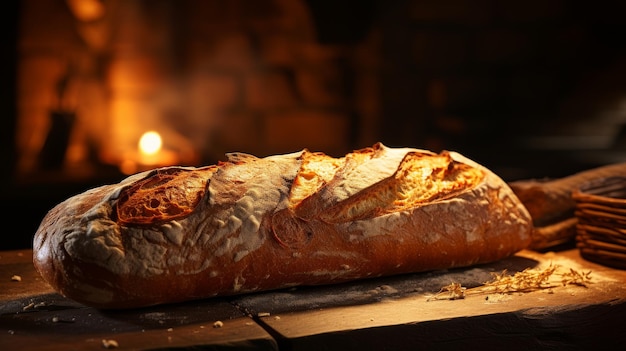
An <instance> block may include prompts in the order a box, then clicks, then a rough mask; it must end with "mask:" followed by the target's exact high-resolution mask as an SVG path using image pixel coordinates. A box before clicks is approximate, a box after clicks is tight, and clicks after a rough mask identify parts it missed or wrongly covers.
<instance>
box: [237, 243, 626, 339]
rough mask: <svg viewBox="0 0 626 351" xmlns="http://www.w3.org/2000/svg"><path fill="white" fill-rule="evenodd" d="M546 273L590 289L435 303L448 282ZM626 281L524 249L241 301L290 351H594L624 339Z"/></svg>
mask: <svg viewBox="0 0 626 351" xmlns="http://www.w3.org/2000/svg"><path fill="white" fill-rule="evenodd" d="M550 265H554V266H558V267H560V268H559V272H565V273H567V272H568V271H569V269H570V268H571V269H574V270H576V271H577V272H589V271H591V273H590V275H589V276H590V277H591V283H589V284H587V287H582V286H576V285H568V286H557V287H555V288H552V289H544V290H539V291H534V292H528V293H511V294H496V293H477V291H478V288H476V289H474V290H469V291H467V290H466V296H465V298H463V299H457V300H434V299H433V295H434V294H435V293H437V292H438V291H439V289H440V288H441V287H443V286H446V285H448V284H450V283H451V282H459V283H462V285H464V286H469V287H472V286H475V287H476V286H480V285H481V284H482V283H484V282H485V281H488V280H491V279H492V278H493V273H494V272H501V271H502V269H504V268H506V269H508V270H509V271H510V272H513V273H514V272H516V271H523V270H524V269H535V270H536V271H541V270H542V269H543V268H544V267H550ZM484 278H486V279H484ZM557 279H558V277H557ZM624 282H626V274H625V272H624V271H618V270H614V269H610V268H607V267H603V266H599V265H596V264H593V263H591V262H587V261H584V260H582V259H581V258H580V257H579V256H578V252H577V251H576V250H569V251H566V252H564V253H558V254H555V253H548V254H538V253H535V252H530V251H524V252H521V253H520V254H518V255H516V256H515V257H512V258H509V259H506V260H503V261H501V262H497V263H494V264H489V265H483V266H479V267H473V268H467V269H461V270H450V271H442V272H431V273H425V274H413V275H407V276H403V277H392V278H386V279H376V280H372V281H370V282H358V283H354V284H344V285H341V286H335V287H321V288H315V289H308V288H307V289H304V288H301V289H292V290H290V291H280V292H273V293H266V294H259V295H248V296H243V297H241V298H240V299H239V301H237V303H238V304H239V305H240V306H242V307H243V308H246V309H247V310H248V311H249V312H250V313H251V314H253V315H256V316H257V318H258V321H259V323H262V324H265V325H266V327H268V328H271V329H272V330H274V335H275V337H276V338H277V340H278V343H279V346H281V348H286V349H291V350H319V349H324V350H343V349H347V348H351V349H359V350H379V349H390V350H412V349H416V348H420V347H422V348H431V347H435V348H437V349H459V348H467V347H469V348H470V349H472V348H478V347H480V348H483V349H484V348H488V349H495V348H502V349H505V348H506V349H545V348H552V347H556V348H559V349H562V348H567V349H589V348H590V347H592V348H593V347H596V346H597V345H596V344H597V342H598V340H602V341H603V342H606V343H607V344H610V343H611V342H615V343H617V342H619V343H621V344H623V343H624V341H626V336H625V335H626V333H623V331H622V324H623V316H624V315H626V285H625V284H624ZM470 292H471V293H470ZM312 296H314V298H312ZM440 296H441V295H440Z"/></svg>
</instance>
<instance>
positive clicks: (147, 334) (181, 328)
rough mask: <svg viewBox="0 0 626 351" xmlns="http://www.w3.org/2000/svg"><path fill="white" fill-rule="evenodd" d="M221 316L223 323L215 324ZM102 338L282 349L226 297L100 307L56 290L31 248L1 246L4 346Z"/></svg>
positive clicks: (62, 344)
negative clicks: (35, 264)
mask: <svg viewBox="0 0 626 351" xmlns="http://www.w3.org/2000/svg"><path fill="white" fill-rule="evenodd" d="M14 276H20V277H21V280H20V281H16V280H15V279H12V278H13V277H14ZM218 321H219V322H221V323H223V324H222V325H221V327H219V328H218V327H214V324H215V323H216V322H218ZM103 340H114V341H115V342H116V343H117V345H118V347H117V348H116V349H119V350H125V349H135V350H136V349H163V348H185V347H190V348H191V347H199V348H210V349H216V350H219V349H229V350H232V349H233V348H236V349H243V350H276V349H277V344H276V342H275V341H274V339H273V338H272V337H271V336H270V335H269V334H268V333H267V332H266V331H265V330H263V328H261V327H260V326H259V325H258V324H257V323H255V322H254V321H253V320H252V319H251V318H249V317H247V316H246V315H244V314H243V313H242V312H241V311H240V310H239V309H237V308H236V307H235V306H233V305H232V304H231V303H229V302H228V301H227V300H224V299H211V300H206V301H197V302H191V303H184V304H177V305H169V306H156V307H151V308H145V309H138V310H126V311H99V310H96V309H93V308H88V307H85V306H83V305H81V304H78V303H76V302H74V301H72V300H69V299H66V298H64V297H62V296H60V295H59V294H57V293H55V292H54V291H53V290H52V289H51V288H50V286H48V285H47V284H46V283H45V282H43V281H42V280H41V278H40V277H39V275H38V274H37V272H36V271H35V269H34V267H33V265H32V251H30V250H21V251H6V252H0V349H4V350H26V349H27V350H59V349H69V350H72V349H80V350H90V349H93V350H102V349H103V347H104V345H103Z"/></svg>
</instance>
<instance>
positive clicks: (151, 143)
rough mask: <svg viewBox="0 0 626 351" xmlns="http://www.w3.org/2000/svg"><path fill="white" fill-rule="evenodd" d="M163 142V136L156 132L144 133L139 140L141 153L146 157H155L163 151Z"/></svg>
mask: <svg viewBox="0 0 626 351" xmlns="http://www.w3.org/2000/svg"><path fill="white" fill-rule="evenodd" d="M162 146H163V140H162V139H161V135H159V133H157V132H155V131H149V132H145V133H143V135H141V138H139V151H141V153H142V154H145V155H154V154H156V153H158V152H159V151H160V150H161V147H162Z"/></svg>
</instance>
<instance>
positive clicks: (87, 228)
mask: <svg viewBox="0 0 626 351" xmlns="http://www.w3.org/2000/svg"><path fill="white" fill-rule="evenodd" d="M229 158H230V159H229V162H224V163H220V164H219V165H217V166H212V167H205V168H198V169H196V168H180V167H171V168H165V169H159V170H154V171H152V172H147V173H143V174H138V175H135V176H132V177H129V178H128V179H126V180H124V181H123V182H121V183H120V184H113V185H108V186H104V187H101V188H97V189H94V190H92V191H90V192H87V193H84V194H79V195H77V196H75V197H73V198H70V199H68V200H66V201H65V202H63V203H61V204H59V205H57V206H56V207H55V208H54V209H52V210H51V211H50V213H49V214H48V215H47V216H46V218H44V220H43V221H42V224H41V226H40V228H39V230H38V231H37V233H36V236H35V242H34V248H35V256H34V262H35V267H36V268H37V269H38V270H39V271H40V273H41V275H42V276H43V277H44V279H46V280H47V281H48V282H49V283H50V284H51V285H52V286H53V287H55V288H56V289H57V290H59V291H60V292H61V293H63V294H65V295H66V296H68V297H71V298H73V299H75V300H77V301H80V302H82V303H85V304H87V305H92V306H96V307H100V308H130V307H140V306H146V305H154V304H160V303H171V302H178V301H185V300H191V299H199V298H207V297H211V296H215V295H232V294H240V293H245V292H250V291H261V290H268V289H278V288H284V287H289V286H296V285H303V284H306V285H316V284H331V283H338V282H344V281H349V280H354V279H361V278H367V277H376V276H383V275H390V274H401V273H407V272H419V271H427V270H433V269H441V268H451V267H461V266H468V265H473V264H477V263H484V262H490V261H494V260H498V259H501V258H504V257H507V256H509V255H512V254H514V253H515V252H517V251H518V250H521V249H523V248H525V247H526V246H527V245H528V243H529V241H530V232H531V229H532V223H531V220H530V216H529V215H528V212H527V211H526V209H525V208H524V207H523V206H522V205H521V204H520V202H519V200H518V199H517V197H516V196H515V195H514V194H513V193H512V191H511V190H510V188H508V186H507V185H506V184H505V183H504V182H503V181H502V180H501V179H500V178H499V177H497V176H496V175H495V174H493V173H492V172H490V171H489V170H487V169H485V168H484V167H482V166H480V165H477V164H476V163H474V162H472V161H471V160H468V159H466V158H464V157H463V156H461V155H459V154H457V153H452V152H451V153H448V152H444V153H442V154H434V153H431V152H429V151H424V150H417V149H392V148H387V147H385V146H384V145H382V144H377V145H374V147H372V148H366V149H362V150H358V151H356V152H354V153H351V154H348V155H346V157H344V158H340V159H334V158H331V157H329V156H326V155H324V154H321V153H312V152H309V151H307V150H304V151H302V152H300V153H294V154H288V155H277V156H271V157H267V158H262V159H261V158H256V157H253V156H249V155H244V154H231V155H229ZM153 200H158V201H153Z"/></svg>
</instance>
